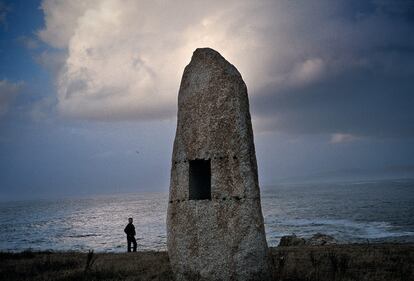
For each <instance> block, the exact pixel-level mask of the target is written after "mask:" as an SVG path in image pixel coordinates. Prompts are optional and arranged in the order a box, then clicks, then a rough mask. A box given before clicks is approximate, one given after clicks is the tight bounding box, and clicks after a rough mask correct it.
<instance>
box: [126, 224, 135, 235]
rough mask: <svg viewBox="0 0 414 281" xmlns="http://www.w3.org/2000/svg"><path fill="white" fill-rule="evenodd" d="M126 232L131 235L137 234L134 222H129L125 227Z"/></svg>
mask: <svg viewBox="0 0 414 281" xmlns="http://www.w3.org/2000/svg"><path fill="white" fill-rule="evenodd" d="M124 232H125V233H126V235H127V236H129V237H134V236H135V226H134V225H133V224H132V223H128V224H127V226H126V227H125V229H124Z"/></svg>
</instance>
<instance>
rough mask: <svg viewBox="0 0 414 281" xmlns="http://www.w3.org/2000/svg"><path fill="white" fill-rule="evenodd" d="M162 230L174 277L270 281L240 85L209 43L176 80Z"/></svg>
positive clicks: (245, 100) (245, 105)
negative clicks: (174, 123) (175, 109)
mask: <svg viewBox="0 0 414 281" xmlns="http://www.w3.org/2000/svg"><path fill="white" fill-rule="evenodd" d="M167 232H168V237H167V244H168V254H169V257H170V263H171V267H172V270H173V272H174V275H175V278H176V280H180V281H181V280H188V281H190V280H271V265H270V260H269V253H268V247H267V243H266V237H265V230H264V224H263V215H262V211H261V205H260V191H259V185H258V177H257V164H256V155H255V149H254V143H253V131H252V124H251V120H250V113H249V100H248V96H247V88H246V85H245V83H244V82H243V79H242V77H241V75H240V73H239V72H238V71H237V69H236V68H235V67H234V66H233V65H232V64H230V63H229V62H228V61H226V60H225V59H224V58H223V57H222V56H221V55H220V54H219V53H218V52H216V51H214V50H212V49H209V48H203V49H197V50H195V52H194V54H193V57H192V59H191V62H190V64H189V65H187V67H186V68H185V70H184V74H183V77H182V80H181V86H180V91H179V94H178V120H177V131H176V136H175V141H174V151H173V156H172V168H171V183H170V195H169V204H168V216H167Z"/></svg>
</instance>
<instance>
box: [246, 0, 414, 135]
mask: <svg viewBox="0 0 414 281" xmlns="http://www.w3.org/2000/svg"><path fill="white" fill-rule="evenodd" d="M391 2H392V3H391ZM337 12H338V11H337ZM335 18H336V19H335V20H333V21H334V23H332V22H331V23H329V21H327V22H326V23H327V26H326V27H325V28H326V29H328V30H329V31H328V32H327V33H326V34H325V35H324V36H318V35H315V38H317V39H315V40H316V41H315V40H311V41H310V42H303V44H305V45H306V44H308V45H307V47H306V49H307V50H309V51H310V53H309V55H310V57H318V58H319V59H320V60H321V62H322V65H323V66H324V67H323V70H322V71H320V75H319V79H315V80H313V81H311V82H310V83H306V85H302V86H301V85H295V86H291V87H279V86H278V85H275V84H268V85H266V86H265V87H263V88H261V89H260V91H259V93H260V94H259V95H256V96H254V97H253V100H252V104H253V109H254V112H255V113H256V114H257V115H258V120H259V122H258V124H259V127H260V129H262V130H278V131H285V132H289V133H295V134H302V133H305V134H312V133H328V134H335V133H344V134H352V135H357V136H377V137H413V136H414V110H413V108H414V82H413V78H414V2H413V1H372V2H370V3H369V4H365V5H363V4H359V3H358V2H354V4H353V5H349V6H347V7H346V9H344V10H343V12H340V13H339V14H336V15H335ZM337 19H340V20H339V21H338V20H337ZM309 31H310V30H309ZM315 32H316V33H317V31H315Z"/></svg>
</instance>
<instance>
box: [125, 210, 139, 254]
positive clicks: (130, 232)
mask: <svg viewBox="0 0 414 281" xmlns="http://www.w3.org/2000/svg"><path fill="white" fill-rule="evenodd" d="M132 221H133V220H132V218H128V224H127V226H126V227H125V229H124V232H125V233H126V235H127V242H128V252H131V243H132V244H134V252H136V251H137V241H136V240H135V226H134V225H133V224H132Z"/></svg>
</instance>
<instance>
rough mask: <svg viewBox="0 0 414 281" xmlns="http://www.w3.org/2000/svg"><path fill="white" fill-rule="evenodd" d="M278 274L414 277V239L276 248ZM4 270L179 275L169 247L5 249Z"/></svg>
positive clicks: (107, 276)
mask: <svg viewBox="0 0 414 281" xmlns="http://www.w3.org/2000/svg"><path fill="white" fill-rule="evenodd" d="M270 253H271V258H272V262H273V265H274V278H273V280H284V281H287V280H289V281H293V280H296V281H302V280H303V281H304V280H307V281H313V280H314V281H316V280H320V281H324V280H326V281H335V280H340V281H345V280H346V281H349V280H372V281H397V280H398V281H404V280H407V281H408V280H414V244H391V243H387V244H330V245H309V244H306V243H305V244H304V245H297V246H279V247H273V248H270ZM0 276H1V280H3V281H15V280H39V281H40V280H77V281H79V280H173V275H172V272H171V268H170V263H169V259H168V254H167V252H137V253H121V254H115V253H99V254H94V253H89V254H88V253H80V252H30V251H25V252H21V253H5V252H2V253H1V252H0Z"/></svg>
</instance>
